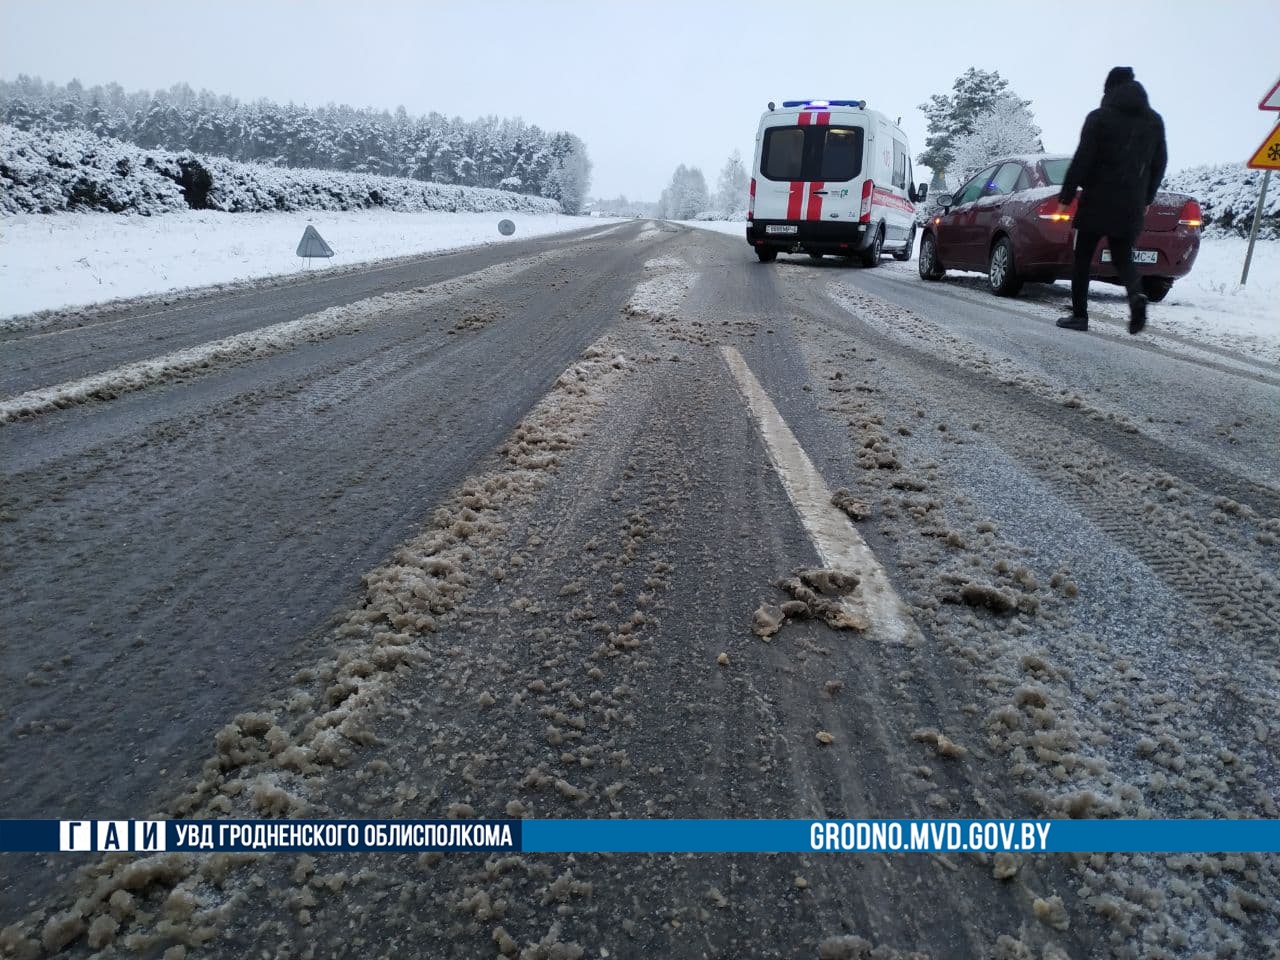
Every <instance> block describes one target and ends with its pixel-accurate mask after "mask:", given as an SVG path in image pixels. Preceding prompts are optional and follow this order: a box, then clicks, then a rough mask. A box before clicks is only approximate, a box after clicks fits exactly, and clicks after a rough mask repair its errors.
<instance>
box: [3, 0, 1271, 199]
mask: <svg viewBox="0 0 1280 960" xmlns="http://www.w3.org/2000/svg"><path fill="white" fill-rule="evenodd" d="M1277 37H1280V0H1214V2H1209V0H1137V2H1117V0H1106V2H1091V0H1070V2H1058V0H1030V2H1028V0H1021V2H1017V3H1005V2H986V0H973V2H971V3H968V4H950V3H933V2H922V0H913V2H912V3H910V4H902V5H898V4H895V3H892V2H884V3H875V4H871V3H866V2H857V3H854V2H843V3H822V2H809V3H805V4H792V3H785V2H782V3H780V2H777V0H774V2H770V3H754V2H732V3H731V2H690V0H686V2H683V3H667V2H661V0H660V2H653V0H649V2H637V3H623V2H607V0H595V2H567V0H566V2H555V0H544V2H537V3H531V2H490V0H470V2H467V3H457V2H450V3H430V2H419V3H410V2H389V0H366V2H365V3H363V4H358V3H351V2H349V0H347V2H343V3H334V2H329V0H309V2H306V3H285V2H280V0H256V2H252V3H250V2H242V0H222V2H217V3H195V4H182V3H174V2H172V0H164V2H134V0H115V2H89V0H47V2H34V0H0V75H2V76H4V77H5V78H7V79H13V78H14V77H15V76H16V75H17V74H19V73H27V74H33V75H39V76H41V77H43V78H44V79H46V80H53V81H57V82H59V83H65V82H67V81H68V80H70V79H72V78H73V77H75V78H79V79H80V81H81V82H82V83H84V84H85V85H86V86H92V85H94V84H97V83H107V82H110V81H113V80H114V81H117V82H119V83H120V84H122V85H123V86H124V87H125V89H126V90H130V91H132V90H135V89H155V88H167V87H169V86H172V85H173V84H174V83H178V82H180V81H186V82H187V83H189V84H191V86H193V87H195V88H196V89H197V90H198V89H200V88H202V87H207V88H208V89H210V90H213V91H214V92H215V93H226V94H231V95H233V96H236V97H239V98H241V99H256V98H258V97H267V98H269V99H272V100H276V101H281V102H287V101H290V100H292V101H294V102H297V103H307V104H311V105H319V104H324V103H327V102H329V101H334V102H338V103H349V104H351V105H353V106H373V107H377V108H387V109H394V108H395V107H396V106H397V105H399V104H403V105H404V106H405V107H406V108H407V109H408V110H409V112H410V113H426V112H429V111H431V110H436V111H439V112H441V113H444V114H448V115H456V116H461V117H464V118H467V119H472V118H475V117H477V116H481V115H485V114H497V115H499V116H520V117H523V118H524V119H525V120H526V121H528V122H530V123H536V124H538V125H539V126H541V127H543V128H544V129H556V130H569V131H571V132H573V133H576V134H578V135H579V136H580V137H582V139H583V140H585V141H586V143H587V147H588V151H589V153H590V157H591V160H592V163H593V177H592V187H591V193H592V194H593V195H597V196H609V197H612V196H616V195H617V194H619V193H625V194H626V195H627V196H628V197H630V198H632V199H644V200H655V199H657V196H658V194H659V192H660V191H661V190H662V188H663V187H664V186H665V185H666V183H667V182H668V181H669V180H670V177H671V172H672V170H674V168H675V166H676V165H677V164H679V163H685V164H690V165H694V166H698V167H701V168H702V170H703V172H704V173H705V174H706V176H707V180H708V183H709V185H710V186H711V187H712V189H714V187H715V178H716V175H717V173H718V172H719V169H720V167H721V166H723V164H724V161H725V158H726V157H727V156H728V155H729V152H730V151H731V150H733V149H734V148H737V149H739V150H740V151H741V152H742V154H743V157H744V159H745V160H746V161H747V163H748V164H750V152H751V147H752V143H753V140H754V137H755V129H756V123H757V121H758V119H759V115H760V113H761V111H763V110H764V109H765V105H766V103H767V102H768V101H769V100H776V101H782V100H784V99H799V98H806V97H814V98H830V99H855V98H857V99H866V100H867V101H868V106H871V107H874V108H876V109H879V110H882V111H884V112H885V113H887V114H889V115H890V116H891V117H894V118H896V117H898V116H901V117H902V123H903V126H904V128H905V129H906V131H907V134H908V136H909V137H910V138H911V147H912V150H913V152H914V153H916V154H918V153H919V152H920V151H921V150H922V149H923V147H924V136H925V122H924V117H923V115H922V114H921V113H920V111H919V110H918V109H916V108H917V106H918V105H919V104H920V103H922V102H924V101H925V100H926V99H927V98H928V96H929V95H930V94H932V93H946V92H949V91H950V89H951V84H952V82H953V81H954V80H955V78H956V77H957V76H958V75H959V74H961V73H962V72H964V70H965V69H966V68H968V67H970V66H977V67H981V68H983V69H987V70H998V71H999V72H1000V74H1001V76H1003V77H1005V78H1007V79H1008V80H1009V82H1010V84H1011V86H1012V88H1013V89H1014V90H1015V91H1016V92H1017V93H1018V94H1019V95H1021V96H1022V97H1023V98H1024V99H1028V100H1031V101H1032V110H1033V111H1034V112H1035V116H1036V119H1037V121H1038V122H1039V124H1040V126H1041V127H1042V128H1043V131H1044V133H1043V139H1044V144H1045V147H1046V148H1047V149H1048V150H1051V151H1061V152H1066V153H1069V152H1071V151H1072V150H1073V149H1074V147H1075V142H1076V136H1077V134H1078V133H1079V129H1080V124H1081V122H1082V121H1083V119H1084V115H1085V114H1086V113H1087V112H1088V111H1089V110H1091V109H1092V108H1094V107H1095V106H1097V103H1098V100H1099V98H1100V96H1101V93H1102V81H1103V78H1104V77H1105V75H1106V72H1107V70H1108V69H1110V68H1111V67H1112V66H1115V65H1117V64H1125V65H1131V66H1133V67H1134V69H1135V70H1136V71H1137V75H1138V79H1139V80H1140V81H1142V82H1143V83H1144V84H1145V85H1146V87H1147V90H1148V92H1149V94H1150V95H1151V101H1152V105H1153V106H1154V107H1155V108H1156V109H1157V110H1159V111H1160V112H1161V113H1162V114H1163V115H1164V119H1165V125H1166V128H1167V131H1168V138H1169V155H1170V166H1171V169H1174V170H1176V169H1180V168H1182V167H1185V166H1189V165H1191V164H1197V163H1214V162H1227V161H1238V162H1243V161H1244V160H1245V159H1247V158H1248V156H1249V155H1250V154H1251V153H1252V152H1253V150H1254V148H1255V147H1256V146H1257V145H1258V144H1259V143H1260V142H1261V141H1262V139H1263V138H1264V137H1265V136H1266V134H1267V132H1268V131H1269V130H1270V129H1271V126H1272V125H1273V123H1274V121H1275V120H1276V119H1277V118H1278V117H1280V114H1275V113H1271V114H1264V113H1262V112H1260V111H1259V110H1258V109H1257V103H1258V100H1259V99H1260V98H1261V97H1262V95H1263V94H1264V93H1265V92H1266V91H1267V89H1268V88H1270V86H1271V85H1272V84H1273V83H1274V82H1275V81H1276V79H1277V78H1278V77H1280V48H1277V46H1276V38H1277Z"/></svg>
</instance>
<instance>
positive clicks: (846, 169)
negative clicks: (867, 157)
mask: <svg viewBox="0 0 1280 960" xmlns="http://www.w3.org/2000/svg"><path fill="white" fill-rule="evenodd" d="M818 129H819V131H821V129H822V128H821V127H819V128H818ZM826 134H827V136H826V140H825V141H824V143H823V147H822V166H821V169H820V170H819V172H818V177H817V179H819V180H852V179H853V178H854V177H856V176H857V175H858V174H859V173H860V172H861V171H862V129H861V128H860V127H828V128H827V130H826Z"/></svg>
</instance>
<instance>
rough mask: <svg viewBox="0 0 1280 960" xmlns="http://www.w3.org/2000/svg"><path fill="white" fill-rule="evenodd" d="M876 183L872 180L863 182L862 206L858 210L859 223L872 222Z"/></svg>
mask: <svg viewBox="0 0 1280 960" xmlns="http://www.w3.org/2000/svg"><path fill="white" fill-rule="evenodd" d="M875 192H876V185H875V183H874V182H873V181H871V180H864V181H863V182H862V208H861V209H860V210H859V211H858V222H859V223H870V222H871V198H872V197H873V196H874V195H875Z"/></svg>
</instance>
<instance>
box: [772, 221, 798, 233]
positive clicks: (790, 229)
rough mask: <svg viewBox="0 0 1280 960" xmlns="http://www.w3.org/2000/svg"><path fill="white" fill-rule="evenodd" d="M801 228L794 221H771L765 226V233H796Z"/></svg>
mask: <svg viewBox="0 0 1280 960" xmlns="http://www.w3.org/2000/svg"><path fill="white" fill-rule="evenodd" d="M799 229H800V228H799V227H797V226H796V225H795V224H794V223H771V224H769V225H768V226H766V227H765V228H764V232H765V233H795V232H797V231H798V230H799Z"/></svg>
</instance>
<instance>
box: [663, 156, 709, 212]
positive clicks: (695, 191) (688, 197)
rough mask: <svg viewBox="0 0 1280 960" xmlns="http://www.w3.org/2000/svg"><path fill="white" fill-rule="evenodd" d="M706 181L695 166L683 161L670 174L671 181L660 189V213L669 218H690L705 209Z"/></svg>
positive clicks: (706, 206) (707, 200)
mask: <svg viewBox="0 0 1280 960" xmlns="http://www.w3.org/2000/svg"><path fill="white" fill-rule="evenodd" d="M709 205H710V200H709V199H708V196H707V181H706V178H705V177H703V175H702V171H701V170H699V169H698V168H697V167H686V166H685V165H684V164H683V163H682V164H680V166H678V167H676V170H675V173H673V174H672V175H671V183H669V184H668V185H667V188H666V189H665V190H663V191H662V199H661V200H660V201H659V209H660V211H661V215H662V216H664V217H667V218H669V219H671V220H692V219H693V218H694V217H696V216H697V215H698V214H700V213H703V212H705V211H706V210H707V208H708V206H709Z"/></svg>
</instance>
